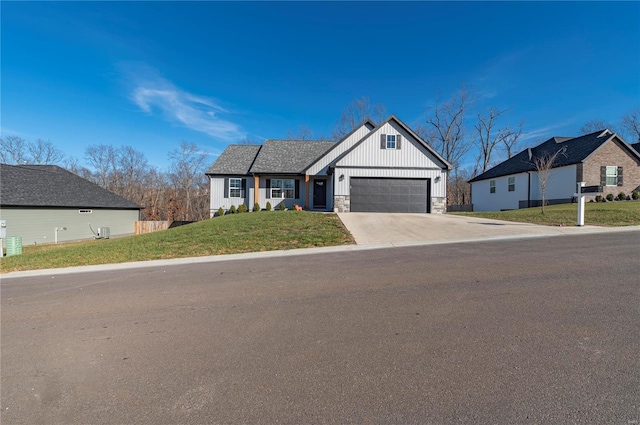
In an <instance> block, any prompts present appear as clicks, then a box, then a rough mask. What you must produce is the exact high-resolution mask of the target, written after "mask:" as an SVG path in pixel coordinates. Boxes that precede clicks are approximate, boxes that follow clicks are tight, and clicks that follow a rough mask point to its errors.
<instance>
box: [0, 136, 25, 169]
mask: <svg viewBox="0 0 640 425" xmlns="http://www.w3.org/2000/svg"><path fill="white" fill-rule="evenodd" d="M26 150H27V141H26V140H24V139H23V138H22V137H18V136H6V137H3V138H2V139H0V161H1V162H2V163H4V164H22V163H24V162H25V161H27V154H26Z"/></svg>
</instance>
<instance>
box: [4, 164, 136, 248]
mask: <svg viewBox="0 0 640 425" xmlns="http://www.w3.org/2000/svg"><path fill="white" fill-rule="evenodd" d="M140 209H141V207H140V206H138V205H136V204H134V203H133V202H130V201H127V200H126V199H124V198H122V197H120V196H118V195H116V194H115V193H112V192H109V191H108V190H106V189H103V188H101V187H100V186H98V185H96V184H93V183H91V182H90V181H88V180H85V179H83V178H82V177H79V176H77V175H75V174H73V173H71V172H69V171H67V170H65V169H63V168H60V167H58V166H56V165H7V164H0V220H5V221H6V226H7V227H6V228H7V236H21V237H22V244H23V245H31V244H36V243H38V244H40V243H51V242H54V241H55V240H56V238H57V240H58V241H71V240H80V239H91V238H93V237H94V236H95V232H97V229H98V228H99V227H101V228H102V227H108V228H109V229H110V235H111V236H112V237H113V236H120V235H132V234H133V233H134V230H135V222H136V221H137V220H139V216H140Z"/></svg>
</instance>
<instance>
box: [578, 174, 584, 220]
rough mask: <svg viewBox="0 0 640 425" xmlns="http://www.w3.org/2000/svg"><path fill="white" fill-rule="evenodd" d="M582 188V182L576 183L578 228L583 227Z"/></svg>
mask: <svg viewBox="0 0 640 425" xmlns="http://www.w3.org/2000/svg"><path fill="white" fill-rule="evenodd" d="M582 187H584V182H578V226H584V198H585V196H584V193H582V190H581V188H582Z"/></svg>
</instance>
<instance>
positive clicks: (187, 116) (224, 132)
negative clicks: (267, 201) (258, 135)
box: [120, 64, 244, 141]
mask: <svg viewBox="0 0 640 425" xmlns="http://www.w3.org/2000/svg"><path fill="white" fill-rule="evenodd" d="M120 68H121V70H122V71H123V74H124V75H125V77H126V78H127V82H128V83H129V84H130V85H131V87H130V93H129V96H130V98H131V100H132V101H133V102H134V103H135V104H136V105H138V107H139V108H140V109H141V110H142V111H144V112H146V113H148V114H152V115H153V114H154V113H155V112H156V111H160V112H162V114H163V117H164V119H166V120H167V121H170V122H174V123H178V124H180V125H183V126H185V127H187V128H190V129H191V130H194V131H199V132H201V133H205V134H208V135H210V136H211V137H214V138H216V139H220V140H224V141H230V140H237V139H239V138H242V137H244V132H243V131H242V128H241V127H240V126H239V125H238V124H236V123H233V122H231V121H229V120H228V119H226V118H223V117H222V115H230V114H231V113H230V111H229V110H227V109H226V108H224V107H223V106H221V105H220V103H219V102H217V101H216V100H214V99H212V98H209V97H206V96H200V95H196V94H192V93H189V92H187V91H184V90H182V89H180V88H179V87H177V86H175V85H174V84H173V83H171V82H170V81H168V80H167V79H165V78H164V77H162V76H161V75H159V73H158V72H157V71H155V70H153V69H152V68H150V67H148V66H145V65H140V64H133V65H132V64H121V66H120Z"/></svg>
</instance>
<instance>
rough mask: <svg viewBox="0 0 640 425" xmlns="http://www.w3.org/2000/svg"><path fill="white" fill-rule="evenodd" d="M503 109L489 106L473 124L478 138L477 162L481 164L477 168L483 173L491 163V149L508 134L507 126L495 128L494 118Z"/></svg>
mask: <svg viewBox="0 0 640 425" xmlns="http://www.w3.org/2000/svg"><path fill="white" fill-rule="evenodd" d="M504 112H505V111H504V110H502V111H500V110H498V109H496V108H493V107H491V108H489V110H488V111H487V112H486V113H485V114H482V113H479V114H478V123H477V124H476V125H475V129H476V131H477V132H478V139H477V142H476V146H477V147H478V157H477V161H478V164H479V165H481V167H480V166H478V167H477V168H478V169H479V170H480V169H481V171H480V172H482V173H484V172H485V171H487V169H488V168H489V165H490V164H491V156H492V155H493V150H494V149H495V148H496V146H498V145H499V144H501V143H504V141H505V139H506V138H507V137H508V136H509V133H510V130H509V127H505V128H502V129H496V128H495V127H496V120H497V119H498V118H499V117H500V116H501V115H502V114H504Z"/></svg>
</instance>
